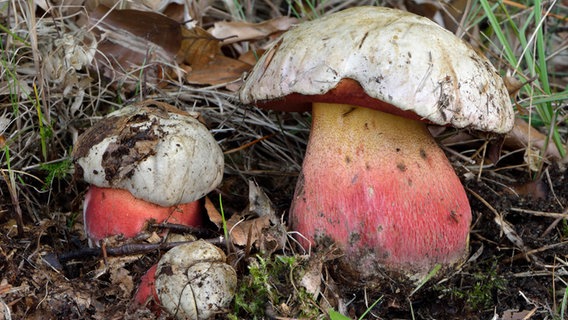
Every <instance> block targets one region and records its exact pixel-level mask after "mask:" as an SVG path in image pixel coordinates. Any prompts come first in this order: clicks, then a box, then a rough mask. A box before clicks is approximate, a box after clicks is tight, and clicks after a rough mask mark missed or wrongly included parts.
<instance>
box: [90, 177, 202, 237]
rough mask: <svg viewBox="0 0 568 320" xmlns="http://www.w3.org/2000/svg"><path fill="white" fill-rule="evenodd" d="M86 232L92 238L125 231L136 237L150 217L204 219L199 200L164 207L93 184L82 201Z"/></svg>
mask: <svg viewBox="0 0 568 320" xmlns="http://www.w3.org/2000/svg"><path fill="white" fill-rule="evenodd" d="M83 219H84V223H85V233H86V234H87V237H88V238H89V241H94V242H95V243H98V241H99V240H102V239H103V238H106V237H110V236H116V235H122V236H124V237H125V238H133V237H135V236H136V235H138V234H139V233H140V232H142V231H144V229H145V228H146V225H147V223H148V222H149V221H153V222H155V223H162V222H169V223H175V224H182V225H187V226H199V225H201V223H202V217H201V209H200V204H199V201H193V202H189V203H183V204H179V205H176V206H171V207H162V206H159V205H157V204H153V203H150V202H147V201H144V200H141V199H138V198H135V197H134V196H133V195H132V194H131V193H130V192H128V191H126V190H122V189H111V188H99V187H96V186H90V187H89V191H87V194H86V195H85V202H84V204H83Z"/></svg>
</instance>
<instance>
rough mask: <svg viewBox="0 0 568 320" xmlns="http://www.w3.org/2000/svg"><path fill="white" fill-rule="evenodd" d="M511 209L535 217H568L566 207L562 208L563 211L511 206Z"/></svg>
mask: <svg viewBox="0 0 568 320" xmlns="http://www.w3.org/2000/svg"><path fill="white" fill-rule="evenodd" d="M511 211H515V212H521V213H528V214H531V215H533V216H537V217H549V218H556V219H568V208H566V210H564V212H562V213H560V212H543V211H535V210H529V209H521V208H511Z"/></svg>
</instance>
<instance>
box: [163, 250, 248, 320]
mask: <svg viewBox="0 0 568 320" xmlns="http://www.w3.org/2000/svg"><path fill="white" fill-rule="evenodd" d="M236 288H237V273H236V272H235V269H233V268H232V267H231V266H230V265H228V264H226V263H225V254H224V253H223V251H221V249H219V248H217V247H215V246H214V245H212V244H210V243H208V242H206V241H204V240H199V241H195V242H192V243H188V244H182V245H179V246H177V247H175V248H173V249H171V250H170V251H168V252H166V253H165V254H164V255H163V256H162V258H161V259H160V262H159V263H158V267H157V268H156V291H157V294H158V297H159V299H160V304H161V305H162V307H163V308H164V309H165V310H167V311H168V312H169V313H170V314H172V315H174V316H175V317H176V318H177V319H210V318H211V317H212V316H214V315H215V314H216V313H219V312H221V311H223V310H224V309H225V308H227V307H228V306H229V305H230V303H231V301H232V300H233V297H234V295H235V291H236Z"/></svg>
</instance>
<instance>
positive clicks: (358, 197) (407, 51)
mask: <svg viewBox="0 0 568 320" xmlns="http://www.w3.org/2000/svg"><path fill="white" fill-rule="evenodd" d="M239 96H240V99H241V101H242V102H243V103H247V104H256V105H257V106H260V107H264V108H269V109H275V110H281V111H309V110H311V112H312V129H311V133H310V139H309V142H308V146H307V150H306V156H305V159H304V163H303V166H302V171H301V175H300V177H299V180H298V183H297V186H296V191H295V195H294V199H293V203H292V206H291V209H290V221H291V225H292V228H293V229H294V230H296V231H298V232H299V233H301V234H302V235H303V236H304V237H305V238H306V239H308V241H305V240H303V239H304V238H302V237H300V238H299V240H300V241H301V243H302V244H303V245H309V244H319V245H329V244H331V243H334V244H335V245H336V246H337V247H339V248H340V249H342V250H343V252H344V258H343V259H342V260H341V262H342V265H343V266H344V269H343V270H347V271H352V272H354V273H349V274H353V275H356V276H358V277H361V278H363V279H368V278H370V277H376V276H379V275H381V274H384V271H390V272H394V273H399V274H401V275H404V276H406V277H409V278H411V279H416V278H419V277H421V276H423V275H425V274H426V273H427V272H428V271H429V270H431V269H432V268H434V266H436V265H437V264H439V265H441V266H443V267H450V266H452V265H455V264H456V263H458V262H460V261H463V259H464V257H465V256H466V255H467V252H468V235H469V227H470V223H471V210H470V206H469V202H468V199H467V196H466V194H465V191H464V188H463V186H462V185H461V182H460V180H459V178H458V177H457V176H456V174H455V172H454V170H453V168H452V166H451V165H450V163H449V162H448V160H447V158H446V157H445V155H444V153H443V151H442V150H441V149H440V148H439V146H438V145H437V144H436V142H435V141H434V139H433V138H432V136H431V135H430V133H429V131H428V129H427V125H428V124H434V125H440V126H454V127H457V128H470V129H473V130H480V131H487V132H496V133H505V132H507V131H509V130H511V128H512V125H513V118H514V111H513V109H512V106H511V102H510V100H509V96H508V94H507V90H506V88H505V86H504V84H503V81H502V79H501V78H500V76H499V74H498V73H497V72H496V70H495V68H494V67H493V66H492V65H491V63H490V62H489V61H488V60H487V59H486V58H485V57H482V56H480V55H479V54H477V53H476V52H475V50H473V49H472V48H471V47H470V46H469V45H468V44H466V43H465V42H463V41H462V40H460V39H458V38H457V37H455V36H454V35H453V34H451V33H450V32H448V31H447V30H445V29H443V28H442V27H440V26H438V25H437V24H435V23H433V22H432V21H430V20H428V19H426V18H423V17H420V16H417V15H414V14H411V13H408V12H404V11H400V10H395V9H389V8H381V7H356V8H351V9H347V10H344V11H341V12H338V13H335V14H332V15H329V16H326V17H324V18H321V19H319V20H315V21H311V22H306V23H303V24H301V25H299V26H298V27H296V28H295V29H292V30H290V31H288V32H287V33H285V34H284V35H283V36H282V37H281V38H280V39H279V40H278V41H277V42H276V43H275V44H274V45H273V46H272V47H271V48H270V49H269V50H268V51H267V52H266V53H265V54H264V55H263V57H262V58H261V59H260V60H259V61H258V63H257V65H256V66H255V68H254V70H253V71H252V72H251V73H250V74H249V75H248V78H247V79H246V81H245V83H244V85H243V87H242V88H241V91H240V93H239Z"/></svg>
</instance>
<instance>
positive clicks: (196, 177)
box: [73, 101, 224, 207]
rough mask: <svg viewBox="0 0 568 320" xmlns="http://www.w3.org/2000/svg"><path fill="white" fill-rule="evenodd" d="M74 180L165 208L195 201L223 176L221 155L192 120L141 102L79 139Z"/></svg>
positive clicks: (165, 106)
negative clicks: (112, 189) (126, 191)
mask: <svg viewBox="0 0 568 320" xmlns="http://www.w3.org/2000/svg"><path fill="white" fill-rule="evenodd" d="M73 159H74V162H75V169H76V174H77V175H79V176H81V177H82V178H83V179H84V180H85V181H86V182H88V183H90V184H93V185H96V186H97V187H102V188H115V189H125V190H128V191H129V192H130V193H132V195H134V196H135V197H136V198H139V199H142V200H145V201H148V202H152V203H154V204H157V205H160V206H164V207H169V206H173V205H176V204H181V203H188V202H192V201H195V200H198V199H200V198H201V197H203V196H205V195H206V194H207V193H209V192H210V191H211V190H213V189H214V188H215V187H216V186H217V185H218V184H219V183H220V182H221V179H222V176H223V165H224V159H223V152H222V151H221V148H220V147H219V145H218V144H217V142H216V141H215V139H214V138H213V136H212V135H211V133H210V132H209V130H208V129H207V128H206V127H205V126H204V125H203V124H201V123H200V122H199V121H198V120H197V119H195V118H194V117H191V116H190V115H189V114H187V113H185V112H182V111H180V110H178V109H176V108H174V107H172V106H170V105H168V104H166V103H161V102H156V101H153V102H144V103H141V104H138V105H132V106H127V107H124V108H122V109H120V110H118V111H116V112H113V113H111V114H109V115H108V116H107V117H106V118H105V119H103V120H101V121H99V122H98V123H96V124H95V125H94V126H93V127H91V128H90V129H89V130H87V131H86V132H85V133H84V134H82V135H81V136H80V137H79V139H78V141H77V143H76V145H75V149H74V152H73Z"/></svg>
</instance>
